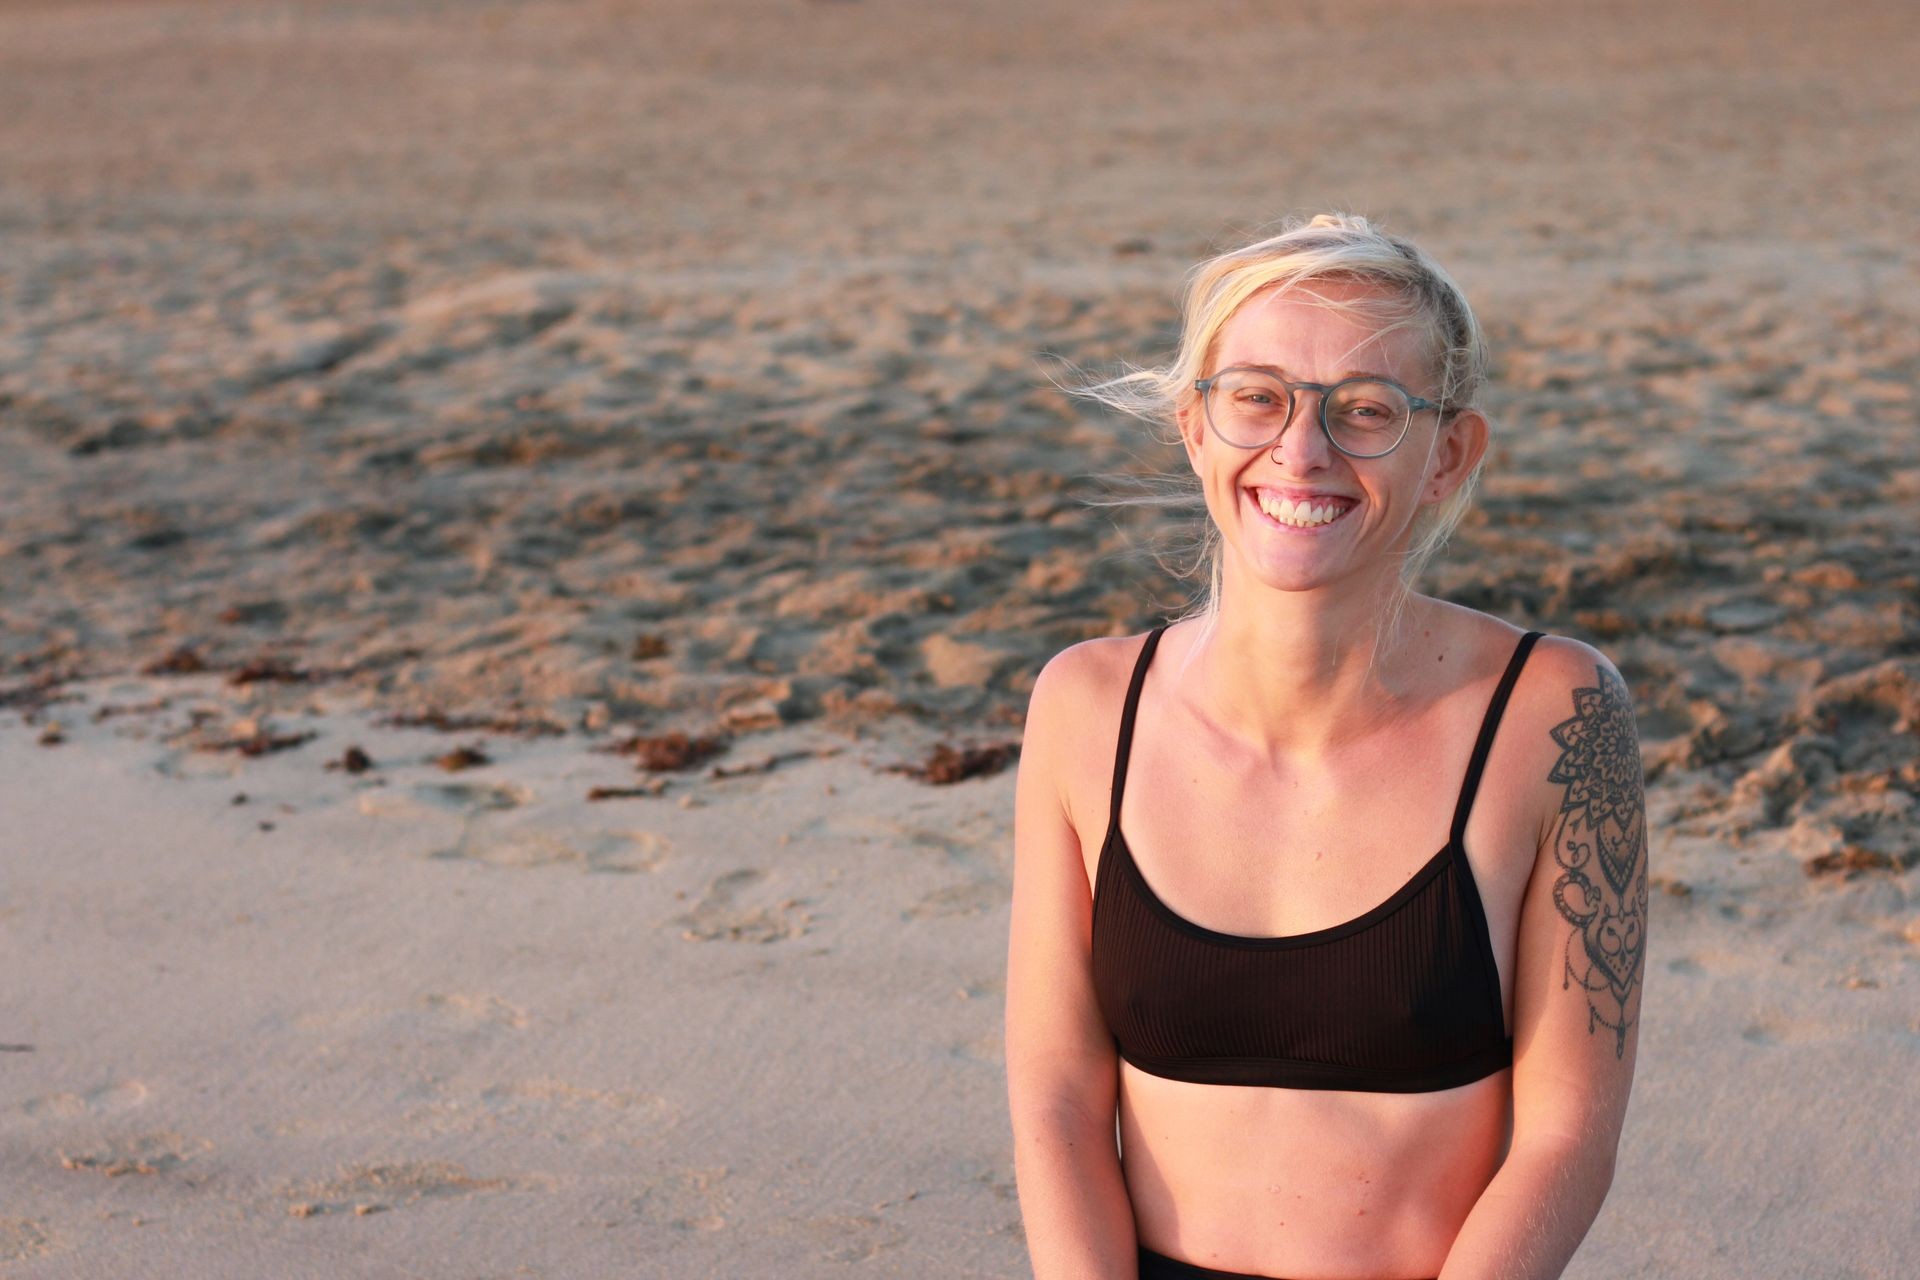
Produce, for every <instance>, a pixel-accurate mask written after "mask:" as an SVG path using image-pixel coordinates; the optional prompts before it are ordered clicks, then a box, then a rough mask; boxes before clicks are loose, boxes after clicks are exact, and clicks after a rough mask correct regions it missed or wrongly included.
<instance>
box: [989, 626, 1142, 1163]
mask: <svg viewBox="0 0 1920 1280" xmlns="http://www.w3.org/2000/svg"><path fill="white" fill-rule="evenodd" d="M1110 643H1111V642H1104V641H1095V642H1091V643H1090V644H1082V645H1075V646H1074V647H1072V648H1070V649H1068V650H1066V651H1064V652H1063V653H1061V654H1059V655H1058V656H1057V657H1055V658H1054V659H1053V660H1052V661H1051V662H1049V663H1048V664H1047V665H1046V667H1045V668H1044V669H1043V670H1042V671H1041V672H1040V675H1039V678H1038V679H1037V680H1036V681H1035V682H1034V687H1033V693H1032V695H1031V698H1030V702H1029V707H1028V711H1027V720H1026V731H1025V737H1024V741H1023V742H1022V744H1021V751H1020V772H1019V776H1018V780H1017V783H1016V786H1015V798H1014V824H1013V843H1014V862H1013V910H1012V925H1011V928H1010V933H1009V938H1008V945H1007V1023H1006V1033H1007V1083H1008V1089H1009V1093H1010V1098H1011V1102H1012V1105H1013V1109H1014V1112H1015V1116H1016V1120H1018V1119H1019V1118H1020V1116H1021V1114H1022V1113H1023V1112H1025V1111H1028V1110H1030V1109H1033V1108H1039V1109H1041V1110H1046V1111H1051V1112H1055V1113H1056V1114H1057V1113H1058V1112H1059V1111H1060V1110H1061V1109H1063V1108H1064V1109H1068V1110H1071V1111H1073V1112H1075V1113H1079V1114H1080V1116H1081V1118H1084V1119H1087V1120H1090V1121H1093V1122H1095V1123H1104V1124H1105V1125H1107V1126H1108V1127H1111V1124H1112V1114H1113V1107H1114V1105H1115V1101H1116V1089H1117V1084H1116V1073H1117V1071H1118V1062H1117V1058H1116V1055H1115V1052H1114V1048H1113V1041H1112V1037H1111V1036H1110V1035H1109V1034H1108V1032H1107V1029H1106V1024H1105V1022H1104V1020H1103V1019H1102V1018H1101V1016H1100V1011H1099V1007H1098V1003H1097V1001H1096V999H1095V996H1094V987H1093V964H1092V932H1093V901H1092V892H1091V889H1090V887H1089V885H1088V879H1087V871H1086V861H1085V858H1084V857H1083V854H1082V849H1081V842H1080V836H1079V832H1078V831H1077V830H1076V824H1075V821H1074V814H1073V812H1072V809H1071V804H1070V792H1071V791H1072V788H1070V787H1069V782H1070V780H1072V779H1073V777H1074V776H1075V775H1074V770H1075V768H1076V767H1077V765H1078V764H1080V763H1082V762H1083V761H1084V751H1085V747H1086V743H1087V742H1088V741H1090V740H1094V741H1097V740H1099V739H1098V737H1097V733H1098V726H1101V725H1103V724H1104V723H1106V720H1107V719H1111V718H1112V715H1117V712H1114V713H1112V715H1104V716H1103V712H1105V707H1104V703H1105V701H1106V700H1105V698H1104V697H1103V696H1102V694H1103V692H1104V686H1105V683H1106V682H1105V681H1104V679H1103V678H1102V677H1103V670H1104V668H1105V667H1106V666H1108V665H1110V663H1108V661H1107V657H1108V655H1106V654H1104V653H1102V652H1101V651H1100V649H1099V647H1098V646H1101V645H1103V644H1110ZM1083 790H1084V788H1083ZM1080 826H1081V827H1082V828H1086V827H1087V824H1086V823H1085V822H1082V823H1081V824H1080Z"/></svg>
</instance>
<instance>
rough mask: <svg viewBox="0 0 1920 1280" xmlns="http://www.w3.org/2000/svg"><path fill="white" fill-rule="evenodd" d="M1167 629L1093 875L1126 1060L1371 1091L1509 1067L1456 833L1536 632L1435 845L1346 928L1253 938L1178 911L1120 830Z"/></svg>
mask: <svg viewBox="0 0 1920 1280" xmlns="http://www.w3.org/2000/svg"><path fill="white" fill-rule="evenodd" d="M1165 631H1166V628H1165V627H1161V628H1158V629H1157V630H1155V631H1154V632H1153V633H1152V634H1151V635H1149V636H1148V637H1147V641H1146V644H1145V646H1144V647H1143V648H1142V649H1141V651H1140V659H1139V662H1138V663H1137V664H1136V665H1135V667H1134V671H1133V681H1132V683H1131V684H1130V685H1129V686H1128V688H1127V700H1126V706H1125V709H1124V710H1123V712H1122V713H1121V718H1120V740H1119V744H1118V746H1117V748H1116V751H1115V759H1114V765H1113V812H1112V816H1111V818H1110V819H1109V821H1108V824H1107V838H1106V844H1105V845H1104V846H1103V847H1102V849H1101V852H1100V866H1099V870H1098V871H1097V872H1096V874H1095V878H1094V895H1093V980H1094V990H1095V993H1096V995H1097V997H1098V999H1099V1003H1100V1010H1101V1013H1102V1014H1103V1015H1104V1016H1105V1018H1106V1022H1107V1028H1108V1030H1109V1031H1110V1032H1112V1034H1113V1037H1114V1042H1115V1044H1116V1046H1117V1047H1118V1050H1119V1053H1120V1056H1121V1057H1122V1058H1123V1059H1124V1060H1126V1061H1127V1062H1129V1063H1131V1064H1133V1065H1134V1066H1135V1067H1138V1068H1139V1069H1140V1070H1142V1071H1145V1072H1148V1073H1150V1074H1152V1075H1156V1076H1165V1077H1167V1078H1168V1079H1171V1080H1185V1081H1191V1082H1193V1083H1196V1084H1234V1085H1266V1086H1271V1087H1274V1088H1284V1089H1346V1090H1357V1091H1361V1092H1369V1093H1426V1092H1430V1091H1433V1090H1438V1089H1451V1088H1455V1087H1457V1086H1459V1085H1463V1084H1468V1083H1470V1082H1472V1081H1474V1080H1479V1079H1481V1078H1483V1077H1485V1076H1488V1075H1491V1074H1493V1073H1494V1072H1496V1071H1499V1070H1500V1069H1502V1068H1503V1067H1507V1066H1509V1065H1511V1064H1512V1062H1513V1039H1512V1037H1511V1036H1509V1035H1508V1034H1507V1030H1506V1014H1505V1012H1504V1010H1503V1009H1502V1006H1501V1000H1500V978H1499V971H1498V969H1497V967H1496V966H1495V963H1494V958H1493V943H1492V939H1491V938H1490V936H1489V935H1488V932H1487V917H1486V911H1485V909H1484V907H1483V906H1482V904H1481V901H1480V893H1479V889H1478V888H1477V886H1476V885H1475V883H1474V878H1473V870H1472V868H1471V866H1469V864H1468V862H1467V856H1466V850H1465V849H1464V847H1463V846H1462V843H1461V842H1462V839H1463V837H1464V835H1465V833H1466V829H1467V818H1468V815H1470V814H1471V813H1472V812H1473V799H1474V795H1475V793H1476V792H1477V791H1478V790H1479V786H1480V775H1481V773H1482V771H1483V770H1484V769H1485V768H1486V763H1487V753H1488V751H1489V750H1490V749H1491V748H1492V746H1493V736H1494V731H1495V730H1496V729H1498V728H1499V725H1500V718H1501V715H1502V714H1503V713H1504V712H1505V710H1506V706H1507V699H1508V697H1509V696H1511V694H1512V693H1513V686H1514V683H1515V681H1517V680H1518V679H1519V677H1520V669H1521V668H1522V667H1523V666H1524V665H1525V664H1526V661H1527V654H1528V653H1529V652H1530V651H1531V650H1532V648H1533V645H1534V642H1535V641H1537V640H1538V639H1539V638H1540V635H1541V633H1540V632H1538V631H1529V632H1527V634H1526V635H1524V636H1522V637H1521V639H1520V642H1519V644H1518V645H1517V646H1516V647H1515V649H1514V652H1513V657H1512V659H1511V660H1510V661H1509V662H1508V663H1507V669H1506V671H1505V673H1504V674H1503V675H1502V676H1501V677H1500V683H1499V686H1498V687H1497V688H1496V689H1495V690H1494V694H1493V701H1492V702H1491V703H1490V704H1489V705H1488V707H1487V713H1486V717H1485V719H1484V720H1483V721H1482V722H1481V725H1480V737H1479V739H1478V741H1477V742H1476V743H1475V744H1474V748H1473V758H1472V759H1471V760H1470V761H1469V763H1468V765H1467V774H1466V779H1465V781H1464V782H1463V783H1462V784H1461V787H1460V799H1459V802H1458V803H1457V804H1456V805H1455V806H1454V813H1453V827H1452V832H1451V834H1450V835H1449V837H1448V839H1447V843H1446V844H1445V845H1443V846H1442V847H1441V849H1440V851H1439V852H1438V853H1436V854H1434V855H1433V857H1432V858H1431V859H1429V860H1428V862H1427V864H1426V865H1425V866H1424V867H1422V868H1421V869H1420V870H1419V871H1417V872H1415V873H1414V874H1413V877H1412V878H1411V879H1409V880H1408V881H1407V882H1406V883H1405V884H1403V885H1401V886H1400V888H1399V889H1398V890H1397V891H1395V892H1394V894H1393V896H1392V897H1390V898H1388V899H1387V900H1386V901H1385V902H1382V903H1381V904H1380V905H1379V906H1377V907H1375V908H1373V909H1372V910H1371V911H1368V912H1366V913H1365V914H1363V915H1360V916H1356V917H1355V918H1354V919H1352V920H1349V921H1347V922H1345V923H1344V924H1337V925H1332V926H1330V927H1328V928H1325V929H1316V930H1314V931H1312V932H1311V933H1298V934H1288V935H1286V936H1283V937H1277V938H1249V937H1242V936H1240V935H1238V934H1229V933H1219V932H1216V931H1215V930H1212V929H1207V928H1203V927H1202V926H1200V925H1197V924H1194V923H1193V922H1192V921H1190V920H1187V919H1184V918H1183V917H1181V916H1180V915H1178V914H1176V913H1175V912H1174V910H1173V909H1172V908H1171V907H1169V906H1167V905H1166V904H1165V903H1164V902H1162V901H1161V900H1160V898H1159V897H1158V896H1157V895H1156V894H1155V893H1154V891H1153V889H1152V887H1151V886H1150V885H1148V884H1147V882H1146V878H1145V877H1144V876H1142V875H1141V874H1140V868H1139V867H1138V866H1136V865H1135V864H1134V861H1133V854H1132V852H1131V851H1130V850H1129V849H1128V848H1127V841H1126V837H1125V836H1124V835H1123V834H1121V831H1120V800H1121V797H1122V795H1123V794H1124V793H1125V789H1126V782H1127V757H1128V755H1129V754H1130V751H1131V749H1132V746H1133V722H1134V715H1135V713H1136V711H1137V710H1138V708H1139V704H1140V689H1141V686H1142V685H1143V684H1144V683H1145V682H1146V676H1147V665H1148V664H1149V663H1150V662H1152V661H1153V651H1154V649H1155V648H1156V647H1157V646H1158V645H1159V643H1160V637H1161V635H1162V634H1163V633H1164V632H1165Z"/></svg>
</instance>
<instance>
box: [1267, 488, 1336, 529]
mask: <svg viewBox="0 0 1920 1280" xmlns="http://www.w3.org/2000/svg"><path fill="white" fill-rule="evenodd" d="M1247 492H1248V494H1249V495H1250V496H1251V497H1252V499H1253V504H1254V506H1256V507H1258V508H1259V510H1260V514H1261V515H1262V516H1263V517H1264V518H1265V520H1266V523H1268V524H1271V525H1274V526H1276V527H1278V528H1283V529H1293V530H1299V531H1302V532H1310V531H1313V530H1316V529H1325V528H1327V527H1329V526H1331V525H1334V524H1337V523H1339V521H1340V520H1341V519H1343V518H1344V517H1345V516H1346V514H1347V513H1348V512H1349V511H1352V510H1353V509H1354V508H1355V507H1357V506H1359V505H1360V504H1359V502H1358V501H1357V500H1356V499H1353V498H1349V497H1347V496H1346V495H1344V494H1337V493H1316V492H1314V491H1312V490H1301V489H1295V490H1279V489H1270V488H1257V489H1250V490H1248V491H1247Z"/></svg>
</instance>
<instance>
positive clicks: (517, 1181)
mask: <svg viewBox="0 0 1920 1280" xmlns="http://www.w3.org/2000/svg"><path fill="white" fill-rule="evenodd" d="M552 1185H553V1180H552V1179H550V1178H544V1177H500V1178H476V1177H474V1176H473V1175H472V1174H470V1173H468V1172H467V1170H466V1169H465V1168H464V1167H463V1166H461V1165H459V1164H456V1163H454V1162H453V1161H451V1160H398V1161H393V1162H391V1163H385V1164H356V1165H348V1166H346V1167H344V1168H342V1169H341V1170H340V1171H339V1172H338V1173H337V1174H336V1175H334V1176H333V1177H331V1178H325V1179H314V1180H308V1181H304V1182H295V1183H290V1184H288V1185H287V1186H285V1187H283V1188H282V1190H281V1193H280V1194H281V1196H282V1198H283V1199H284V1200H285V1201H286V1211H287V1212H288V1213H289V1214H291V1215H292V1216H293V1217H296V1218H312V1217H318V1216H320V1215H322V1214H330V1213H352V1214H358V1215H365V1214H367V1213H370V1212H374V1211H379V1210H386V1209H395V1208H402V1207H405V1206H407V1205H412V1204H418V1203H419V1202H421V1201H422V1200H429V1199H442V1198H465V1197H467V1196H473V1195H481V1194H486V1193H490V1192H497V1191H537V1190H550V1189H551V1188H552Z"/></svg>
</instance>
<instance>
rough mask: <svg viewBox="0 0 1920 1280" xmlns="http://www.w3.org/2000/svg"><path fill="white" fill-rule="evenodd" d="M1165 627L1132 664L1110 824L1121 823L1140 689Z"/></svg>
mask: <svg viewBox="0 0 1920 1280" xmlns="http://www.w3.org/2000/svg"><path fill="white" fill-rule="evenodd" d="M1169 625H1171V624H1169ZM1166 629H1167V628H1166V627H1164V626H1162V627H1155V628H1154V629H1153V631H1152V633H1151V634H1149V635H1148V636H1147V642H1146V643H1145V644H1144V645H1142V646H1140V660H1139V661H1138V662H1136V663H1134V664H1133V682H1132V683H1131V684H1129V685H1128V686H1127V704H1126V706H1125V707H1124V708H1122V709H1121V712H1120V742H1119V745H1118V746H1116V747H1115V748H1114V752H1113V814H1112V816H1111V818H1110V819H1109V826H1110V827H1118V826H1119V825H1120V796H1121V793H1122V792H1124V791H1125V790H1126V789H1127V757H1128V755H1130V754H1131V753H1132V751H1133V716H1134V712H1136V711H1138V710H1139V709H1140V688H1141V686H1142V685H1144V684H1146V682H1147V664H1148V663H1150V662H1152V661H1153V651H1154V649H1155V648H1156V647H1158V646H1159V644H1160V635H1161V633H1162V632H1164V631H1165V630H1166Z"/></svg>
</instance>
